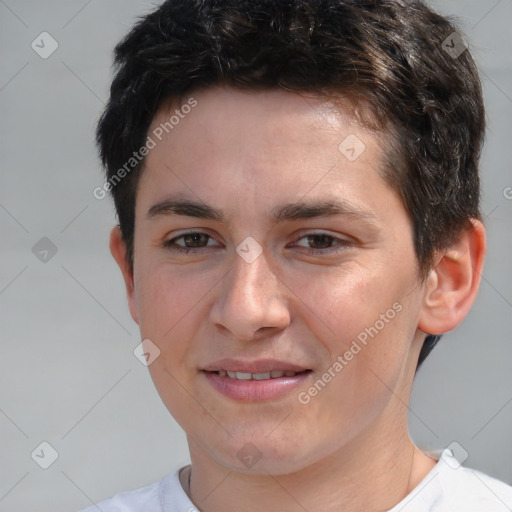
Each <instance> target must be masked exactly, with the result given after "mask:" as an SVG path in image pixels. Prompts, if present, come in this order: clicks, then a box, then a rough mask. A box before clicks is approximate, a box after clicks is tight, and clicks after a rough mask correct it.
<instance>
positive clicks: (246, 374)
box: [200, 359, 313, 402]
mask: <svg viewBox="0 0 512 512" xmlns="http://www.w3.org/2000/svg"><path fill="white" fill-rule="evenodd" d="M200 373H202V374H203V375H204V376H205V377H206V381H207V382H208V384H209V385H210V386H211V388H213V389H214V390H215V391H217V392H219V393H220V394H222V395H224V396H225V397H228V398H231V399H233V400H236V401H241V402H257V401H269V400H276V399H278V398H282V397H284V396H285V395H288V394H289V393H290V392H291V391H292V390H293V389H294V388H297V387H298V386H300V385H301V384H304V383H305V381H306V380H307V379H309V378H310V377H311V374H313V370H312V369H310V368H305V367H302V366H298V365H295V364H291V363H287V362H284V361H276V360H269V359H267V360H262V359H260V360H257V361H241V360H233V359H224V360H222V361H218V362H216V363H213V364H211V365H208V366H206V367H205V368H204V369H202V370H201V372H200Z"/></svg>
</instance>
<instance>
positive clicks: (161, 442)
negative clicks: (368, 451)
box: [0, 0, 512, 512]
mask: <svg viewBox="0 0 512 512" xmlns="http://www.w3.org/2000/svg"><path fill="white" fill-rule="evenodd" d="M436 5H437V6H438V8H439V9H440V10H442V11H443V12H445V13H448V14H455V15H457V16H459V17H460V18H461V20H462V27H463V30H464V31H465V33H466V35H467V37H468V39H469V41H470V42H471V45H472V51H473V53H474V55H475V57H476V58H477V60H478V62H479V65H480V68H481V71H482V80H483V85H484V89H485V97H486V102H487V110H488V121H489V129H488V135H487V142H486V147H485V153H484V155H483V160H482V179H483V211H484V212H485V215H486V220H485V222H486V225H487V228H488V241H489V253H488V257H487V263H486V267H485V271H484V275H483V281H482V286H481V291H480V295H479V298H478V300H477V302H476V304H475V306H474V308H473V309H472V311H471V313H470V314H469V316H468V318H467V319H466V320H465V322H464V323H463V324H462V325H461V326H460V327H459V328H458V329H457V330H456V331H454V332H453V333H450V334H448V335H446V336H445V337H444V340H443V342H442V344H441V346H439V347H438V348H437V349H436V350H435V351H434V353H433V354H432V355H431V356H430V358H429V360H428V361H427V363H426V364H425V366H424V368H423V369H422V371H421V372H420V373H419V375H418V377H417V381H416V385H415V389H414V395H413V400H412V404H411V414H410V426H411V430H412V434H413V438H414V439H415V440H416V442H417V443H418V444H419V445H420V446H422V447H425V448H431V449H440V448H443V447H445V446H447V445H449V444H450V443H452V442H457V443H459V444H460V445H461V446H462V447H463V448H464V449H465V450H466V451H467V452H468V454H469V458H468V460H467V461H466V465H469V466H472V467H477V468H479V469H481V470H483V471H485V472H487V473H489V474H491V475H493V476H496V477H498V478H500V479H502V480H505V481H508V482H509V483H512V443H511V437H510V436H511V433H512V372H511V371H510V366H511V365H510V362H511V360H512V343H511V337H512V336H511V327H512V322H511V318H512V292H511V290H512V271H511V258H510V255H511V249H512V230H511V229H510V226H511V222H510V221H511V219H512V200H508V199H507V198H506V195H507V194H506V191H507V190H510V189H507V187H512V173H511V170H510V162H511V161H512V153H511V147H512V144H511V142H510V141H511V132H512V130H511V124H512V99H511V98H512V57H511V55H512V43H511V37H510V20H511V19H512V0H500V1H497V0H492V1H489V2H487V1H482V0H458V1H455V0H452V1H447V2H441V1H439V2H437V3H436ZM152 6H153V3H151V2H147V1H142V0H92V1H91V0H90V1H84V0H66V1H64V0H61V1H57V0H55V1H40V0H39V1H35V0H32V1H30V0H20V1H15V0H0V48H2V51H1V67H0V109H1V110H0V112H1V116H0V130H1V132H0V133H1V137H0V154H1V158H0V166H1V177H2V184H1V187H0V222H1V226H2V243H1V262H2V264H1V265H0V304H1V309H0V326H1V340H2V351H1V354H2V357H1V359H0V460H1V464H0V512H3V511H9V512H17V511H24V512H26V511H27V510H38V511H40V512H45V511H52V512H61V511H73V510H77V509H79V508H82V507H85V506H87V505H90V504H91V502H93V501H98V500H100V499H103V498H105V497H107V496H110V495H112V494H114V493H115V492H118V491H121V490H127V489H133V488H137V487H140V486H143V485H147V484H150V483H152V482H155V481H157V480H159V479H160V478H162V476H163V475H165V474H166V473H168V472H170V471H172V470H174V469H176V468H178V467H180V466H183V465H185V464H186V463H187V461H188V452H187V447H186V441H185V436H184V434H183V433H182V432H181V430H180V429H179V427H178V426H177V425H176V423H175V422H174V420H173V419H172V418H171V416H170V415H169V414H168V412H167V410H166V409H165V408H164V406H163V405H162V404H161V402H160V399H159V398H158V396H157V393H156V391H155V390H154V388H153V384H152V382H151V380H150V377H149V374H148V372H147V369H146V368H145V367H144V366H143V365H142V364H141V363H140V362H139V361H138V360H137V359H136V358H135V357H134V355H133V353H132V351H133V349H134V348H135V347H136V346H137V345H138V344H139V342H140V339H139V334H138V330H137V326H136V325H135V324H134V322H133V321H132V320H131V317H130V316H129V313H128V308H127V306H126V300H125V296H124V287H123V283H122V279H121V275H120V273H119V271H118V269H117V267H116V266H115V264H114V261H113V260H112V258H111V256H110V253H109V251H108V234H109V230H110V228H111V226H112V225H113V224H114V223H115V217H114V213H113V207H112V205H111V202H110V199H109V198H107V199H104V200H102V201H100V200H97V199H95V198H94V197H93V194H92V191H93V189H94V188H95V187H97V186H99V185H101V184H102V175H101V170H100V167H99V163H98V160H97V157H96V149H95V146H94V141H93V136H94V128H95V123H96V121H97V118H98V115H99V113H100V111H101V109H102V107H103V104H104V102H105V100H106V98H107V91H108V84H109V79H110V76H111V68H110V63H111V52H112V49H113V47H114V45H115V43H116V42H117V41H118V40H119V38H120V37H121V36H122V35H123V34H124V33H125V32H126V31H127V30H128V29H129V27H130V26H131V25H132V23H133V22H134V20H135V19H136V17H137V16H139V15H142V14H144V13H145V12H147V11H148V9H151V8H152ZM43 31H47V32H49V33H50V34H51V35H52V37H53V38H55V40H56V41H57V42H58V45H59V47H58V49H57V50H56V51H55V53H53V54H52V55H51V56H50V57H49V58H47V59H43V58H41V57H40V56H39V55H38V54H36V52H35V51H34V50H33V49H32V48H31V42H32V41H33V40H34V39H35V38H36V37H37V36H38V35H39V34H40V33H41V32H43ZM46 48H48V46H46ZM510 191H511V192H512V190H510ZM509 197H510V195H509ZM42 237H48V238H49V239H50V240H51V241H52V243H53V244H54V245H55V246H56V248H57V253H56V254H55V255H54V256H53V257H51V252H50V253H49V254H48V256H47V260H48V261H46V262H42V261H40V260H39V259H38V258H37V257H36V255H34V253H33V252H32V248H33V246H34V245H35V244H36V243H37V242H38V241H39V240H40V239H41V238H42ZM40 256H41V255H40ZM42 441H46V442H49V443H50V444H51V445H52V446H53V447H54V448H55V450H56V451H57V452H58V455H59V456H58V458H57V460H56V461H55V463H53V464H52V465H51V466H50V467H49V468H48V469H46V470H45V469H42V468H40V467H39V465H38V464H36V462H35V461H34V460H33V459H32V458H31V453H32V452H33V450H34V449H36V448H37V447H38V446H39V444H40V443H41V442H42ZM36 453H39V455H40V457H39V458H38V457H37V456H34V458H35V459H36V460H38V461H44V460H46V461H47V460H49V459H48V458H47V457H48V456H49V452H48V450H46V451H45V450H44V448H43V453H44V456H42V455H41V451H40V449H39V451H36ZM43 459H44V460H43Z"/></svg>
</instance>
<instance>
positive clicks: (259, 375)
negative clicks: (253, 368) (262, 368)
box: [252, 372, 270, 380]
mask: <svg viewBox="0 0 512 512" xmlns="http://www.w3.org/2000/svg"><path fill="white" fill-rule="evenodd" d="M252 378H253V379H254V380H263V379H270V372H262V373H253V374H252Z"/></svg>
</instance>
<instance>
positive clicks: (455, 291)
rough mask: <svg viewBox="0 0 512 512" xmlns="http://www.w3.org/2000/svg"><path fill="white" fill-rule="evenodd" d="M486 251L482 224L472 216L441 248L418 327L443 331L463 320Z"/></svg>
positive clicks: (452, 327)
mask: <svg viewBox="0 0 512 512" xmlns="http://www.w3.org/2000/svg"><path fill="white" fill-rule="evenodd" d="M485 251H486V243H485V228H484V225H483V224H482V222H480V221H479V220H476V219H472V220H471V226H469V227H468V228H465V229H464V230H463V231H462V232H461V233H460V234H459V235H458V236H457V237H456V238H455V240H454V241H453V243H452V244H451V245H450V247H448V248H447V249H445V250H443V251H441V253H440V254H439V255H438V257H437V262H436V264H435V266H434V267H433V268H432V270H431V271H430V274H429V276H428V278H427V283H426V286H425V296H424V298H423V307H422V310H421V313H420V318H419V323H418V328H419V329H421V330H422V331H423V332H426V333H428V334H442V333H445V332H448V331H451V330H452V329H454V328H455V327H456V326H457V325H459V324H460V322H462V320H463V319H464V317H465V316H466V315H467V313H468V311H469V309H470V307H471V306H472V304H473V302H474V301H475V298H476V294H477V292H478V287H479V285H480V278H481V275H482V270H483V264H484V258H485Z"/></svg>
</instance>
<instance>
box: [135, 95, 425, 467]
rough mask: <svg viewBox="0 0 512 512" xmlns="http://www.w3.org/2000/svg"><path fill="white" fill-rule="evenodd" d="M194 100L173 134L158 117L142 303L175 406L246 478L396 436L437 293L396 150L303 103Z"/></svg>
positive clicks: (143, 228) (142, 205)
mask: <svg viewBox="0 0 512 512" xmlns="http://www.w3.org/2000/svg"><path fill="white" fill-rule="evenodd" d="M193 98H194V101H195V102H196V103H195V104H194V106H193V108H190V109H188V108H185V109H181V110H179V113H180V116H179V122H176V119H175V120H174V123H173V125H172V129H170V128H169V125H168V131H169V134H166V133H165V130H164V131H163V133H161V132H162V129H161V126H162V123H165V122H168V121H169V119H170V116H171V115H173V114H174V113H175V110H176V108H177V107H179V105H178V106H177V105H175V104H174V105H172V106H170V105H167V106H165V107H162V108H161V109H160V110H159V112H158V113H157V115H156V116H155V118H154V120H153V124H152V126H151V128H150V130H149V132H148V133H149V134H150V136H152V138H153V139H154V140H155V142H156V145H155V147H154V148H152V149H151V150H150V152H149V154H148V156H147V160H146V165H145V169H144V172H143V175H142V177H141V180H140V182H139V185H138V190H137V201H136V225H135V242H134V254H135V260H134V274H133V289H131V290H129V302H130V308H131V312H132V315H133V317H134V319H135V320H136V321H137V322H138V324H139V326H140V330H141V335H142V339H149V340H151V343H152V344H151V345H148V347H149V346H150V347H152V348H151V349H150V352H151V350H156V348H155V346H156V347H157V349H158V350H159V351H160V353H159V355H158V357H157V358H156V359H155V360H154V362H152V363H151V364H150V366H149V369H150V372H151V376H152V379H153V381H154V383H155V386H156V388H157V390H158V392H159V394H160V396H161V398H162V400H163V402H164V403H165V405H166V406H167V408H168V409H169V411H170V412H171V414H172V415H173V416H174V417H175V419H176V420H177V421H178V422H179V423H180V425H181V426H182V427H183V429H184V430H185V431H186V433H187V435H188V437H189V440H191V441H192V442H193V444H194V446H195V449H196V450H199V451H201V452H202V453H203V455H204V456H206V457H209V458H210V459H211V460H214V461H216V462H217V463H219V464H222V465H223V466H226V467H229V468H236V469H237V470H240V471H252V472H263V471H271V472H272V473H273V474H283V473H286V472H289V471H293V470H297V469H300V468H302V467H306V466H307V465H311V464H314V463H316V462H318V461H320V460H321V459H322V458H325V457H328V456H329V454H331V453H333V452H336V451H342V450H349V447H350V446H355V445H356V444H357V441H358V440H359V439H361V437H362V436H364V435H369V434H370V433H371V432H373V431H374V430H375V429H376V428H377V425H378V426H379V427H378V428H379V429H380V431H382V432H384V431H385V429H386V425H389V428H390V429H391V428H396V425H393V424H392V423H393V421H395V422H396V419H397V415H399V414H400V415H402V416H401V418H402V420H403V418H404V417H405V418H406V414H404V412H403V411H404V409H406V408H404V407H401V408H397V406H396V402H397V401H396V397H395V395H396V394H398V395H399V396H405V395H406V394H407V393H408V391H409V390H410V386H411V382H412V377H413V375H414V369H415V366H416V357H417V351H418V349H419V347H420V345H421V340H422V339H423V337H422V333H421V332H420V331H419V330H418V319H419V317H420V314H421V308H422V301H423V299H424V292H425V289H424V286H423V285H422V284H420V279H419V271H418V264H417V259H416V255H415V252H414V247H413V233H412V228H411V222H410V220H409V217H408V215H407V213H406V211H405V209H404V206H403V204H402V202H401V201H400V199H399V197H398V195H397V193H396V192H395V191H394V190H393V189H392V188H391V187H390V186H389V185H388V184H387V183H386V182H385V181H384V180H383V179H382V177H381V171H382V169H383V165H384V163H383V162H384V148H385V138H381V137H379V136H377V134H375V133H372V132H369V131H366V130H365V129H363V128H362V127H361V126H359V125H358V124H357V123H356V122H355V121H354V119H353V118H352V117H351V116H350V115H349V114H348V111H346V110H344V109H343V108H342V106H341V107H340V104H338V105H337V107H335V106H334V105H331V104H329V103H326V102H325V101H320V100H318V99H316V100H314V99H311V98H306V97H303V96H300V95H297V94H292V93H289V92H284V91H277V90H276V91H264V92H254V91H251V92H241V91H235V90H231V89H223V88H222V89H221V88H214V89H209V90H207V91H200V92H198V93H197V94H194V95H193ZM189 104H192V102H191V101H189ZM159 127H160V129H159ZM155 130H156V131H155ZM155 133H157V134H159V138H161V140H159V138H158V137H155V136H154V135H151V134H155ZM146 343H147V342H146ZM153 344H154V345H153ZM158 350H156V352H155V353H157V352H158ZM227 372H229V373H227ZM404 400H405V398H404ZM404 421H405V422H406V419H405V420H404ZM383 429H384V431H383ZM249 443H252V444H249ZM246 455H256V457H257V458H260V457H261V458H260V459H259V461H258V463H257V464H255V465H254V466H250V464H247V461H246V460H245V459H246Z"/></svg>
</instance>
